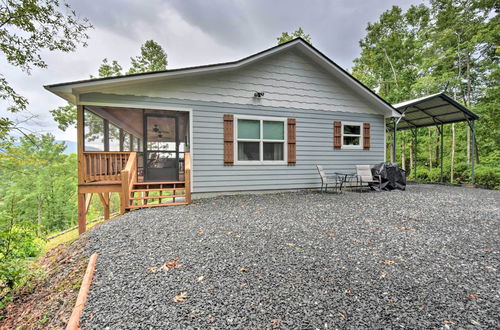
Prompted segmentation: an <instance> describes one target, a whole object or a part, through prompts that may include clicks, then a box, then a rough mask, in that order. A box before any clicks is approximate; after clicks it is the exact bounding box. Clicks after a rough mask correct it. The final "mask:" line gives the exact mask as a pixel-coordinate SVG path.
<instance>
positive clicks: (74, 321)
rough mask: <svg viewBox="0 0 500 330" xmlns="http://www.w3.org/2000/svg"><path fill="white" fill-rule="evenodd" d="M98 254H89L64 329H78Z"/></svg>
mask: <svg viewBox="0 0 500 330" xmlns="http://www.w3.org/2000/svg"><path fill="white" fill-rule="evenodd" d="M98 255H99V254H97V253H94V254H92V255H91V256H90V259H89V264H88V265H87V270H86V271H85V274H84V275H83V280H82V285H81V286H80V291H79V292H78V297H77V298H76V304H75V307H74V308H73V312H72V313H71V317H70V318H69V321H68V324H67V325H66V330H77V329H80V317H81V316H82V312H83V307H84V306H85V302H86V301H87V296H88V293H89V290H90V284H92V278H93V277H94V269H95V264H96V260H97V256H98Z"/></svg>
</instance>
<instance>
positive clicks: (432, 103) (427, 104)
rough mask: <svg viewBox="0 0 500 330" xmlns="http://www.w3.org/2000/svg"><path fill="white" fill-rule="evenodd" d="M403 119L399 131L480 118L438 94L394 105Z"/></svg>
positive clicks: (398, 125) (446, 96) (442, 94)
mask: <svg viewBox="0 0 500 330" xmlns="http://www.w3.org/2000/svg"><path fill="white" fill-rule="evenodd" d="M393 107H394V108H396V109H397V110H398V111H399V112H401V113H402V114H403V117H401V119H400V120H399V122H398V124H397V129H398V130H404V129H411V128H419V127H427V126H435V125H441V124H450V123H456V122H461V121H470V120H477V119H479V116H478V115H476V114H475V113H474V112H472V111H470V110H469V109H467V108H466V107H464V106H463V105H461V104H459V103H458V102H456V101H455V100H454V99H452V98H451V97H449V96H448V95H446V94H445V93H443V92H441V93H437V94H432V95H428V96H424V97H421V98H418V99H414V100H410V101H405V102H401V103H398V104H394V105H393Z"/></svg>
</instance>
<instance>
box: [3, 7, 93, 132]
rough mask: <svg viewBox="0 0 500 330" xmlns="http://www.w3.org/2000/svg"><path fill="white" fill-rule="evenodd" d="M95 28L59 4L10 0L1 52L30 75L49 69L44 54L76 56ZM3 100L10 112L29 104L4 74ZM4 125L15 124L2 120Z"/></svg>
mask: <svg viewBox="0 0 500 330" xmlns="http://www.w3.org/2000/svg"><path fill="white" fill-rule="evenodd" d="M91 27H92V25H91V24H90V23H89V21H88V20H87V19H86V18H83V19H81V18H80V17H79V16H78V15H77V13H76V12H75V11H74V10H72V9H71V7H70V6H69V5H68V4H67V3H65V2H63V3H61V2H60V1H59V0H30V1H21V0H6V1H2V2H1V4H0V52H1V53H3V54H4V56H5V59H6V61H7V63H9V64H11V65H13V66H16V67H18V68H19V69H21V70H22V71H24V72H26V73H27V74H30V72H31V70H32V69H33V68H34V67H39V68H45V67H47V64H46V63H45V61H44V60H43V58H42V56H41V51H42V50H50V51H54V50H59V51H63V52H72V51H74V50H75V49H76V48H77V47H78V46H79V45H83V46H86V45H87V43H86V41H87V39H88V35H87V33H86V32H87V30H88V29H89V28H91ZM0 99H3V100H6V101H7V102H8V103H9V104H10V105H9V106H8V108H7V109H6V110H7V111H10V112H17V111H21V110H25V109H26V106H27V105H28V100H27V99H26V98H25V97H24V96H21V95H19V94H18V93H16V91H15V90H14V89H13V88H12V87H11V86H10V85H9V83H8V81H7V79H6V78H5V77H4V76H3V75H1V74H0ZM0 124H2V125H5V126H3V127H9V126H10V125H11V124H12V122H11V121H10V120H6V118H2V121H0Z"/></svg>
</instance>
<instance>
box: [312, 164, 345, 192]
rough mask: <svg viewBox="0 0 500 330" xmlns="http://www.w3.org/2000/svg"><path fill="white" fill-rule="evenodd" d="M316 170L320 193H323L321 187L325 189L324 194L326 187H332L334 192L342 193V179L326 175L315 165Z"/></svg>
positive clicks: (321, 168)
mask: <svg viewBox="0 0 500 330" xmlns="http://www.w3.org/2000/svg"><path fill="white" fill-rule="evenodd" d="M316 168H317V169H318V173H319V176H320V177H321V189H320V192H321V193H323V186H324V187H325V192H328V191H327V190H328V185H330V186H332V185H333V189H334V191H336V192H342V179H341V178H340V177H339V176H338V175H330V176H328V175H326V173H325V170H324V169H323V166H321V165H316Z"/></svg>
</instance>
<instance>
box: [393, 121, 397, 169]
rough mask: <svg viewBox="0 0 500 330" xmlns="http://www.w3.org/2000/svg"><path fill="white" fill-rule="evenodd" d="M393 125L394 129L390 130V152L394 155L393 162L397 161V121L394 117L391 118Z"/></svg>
mask: <svg viewBox="0 0 500 330" xmlns="http://www.w3.org/2000/svg"><path fill="white" fill-rule="evenodd" d="M393 125H394V130H393V132H392V154H393V155H394V162H395V163H397V162H398V155H397V154H396V151H397V148H396V132H397V125H398V122H397V121H396V118H394V120H393Z"/></svg>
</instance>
